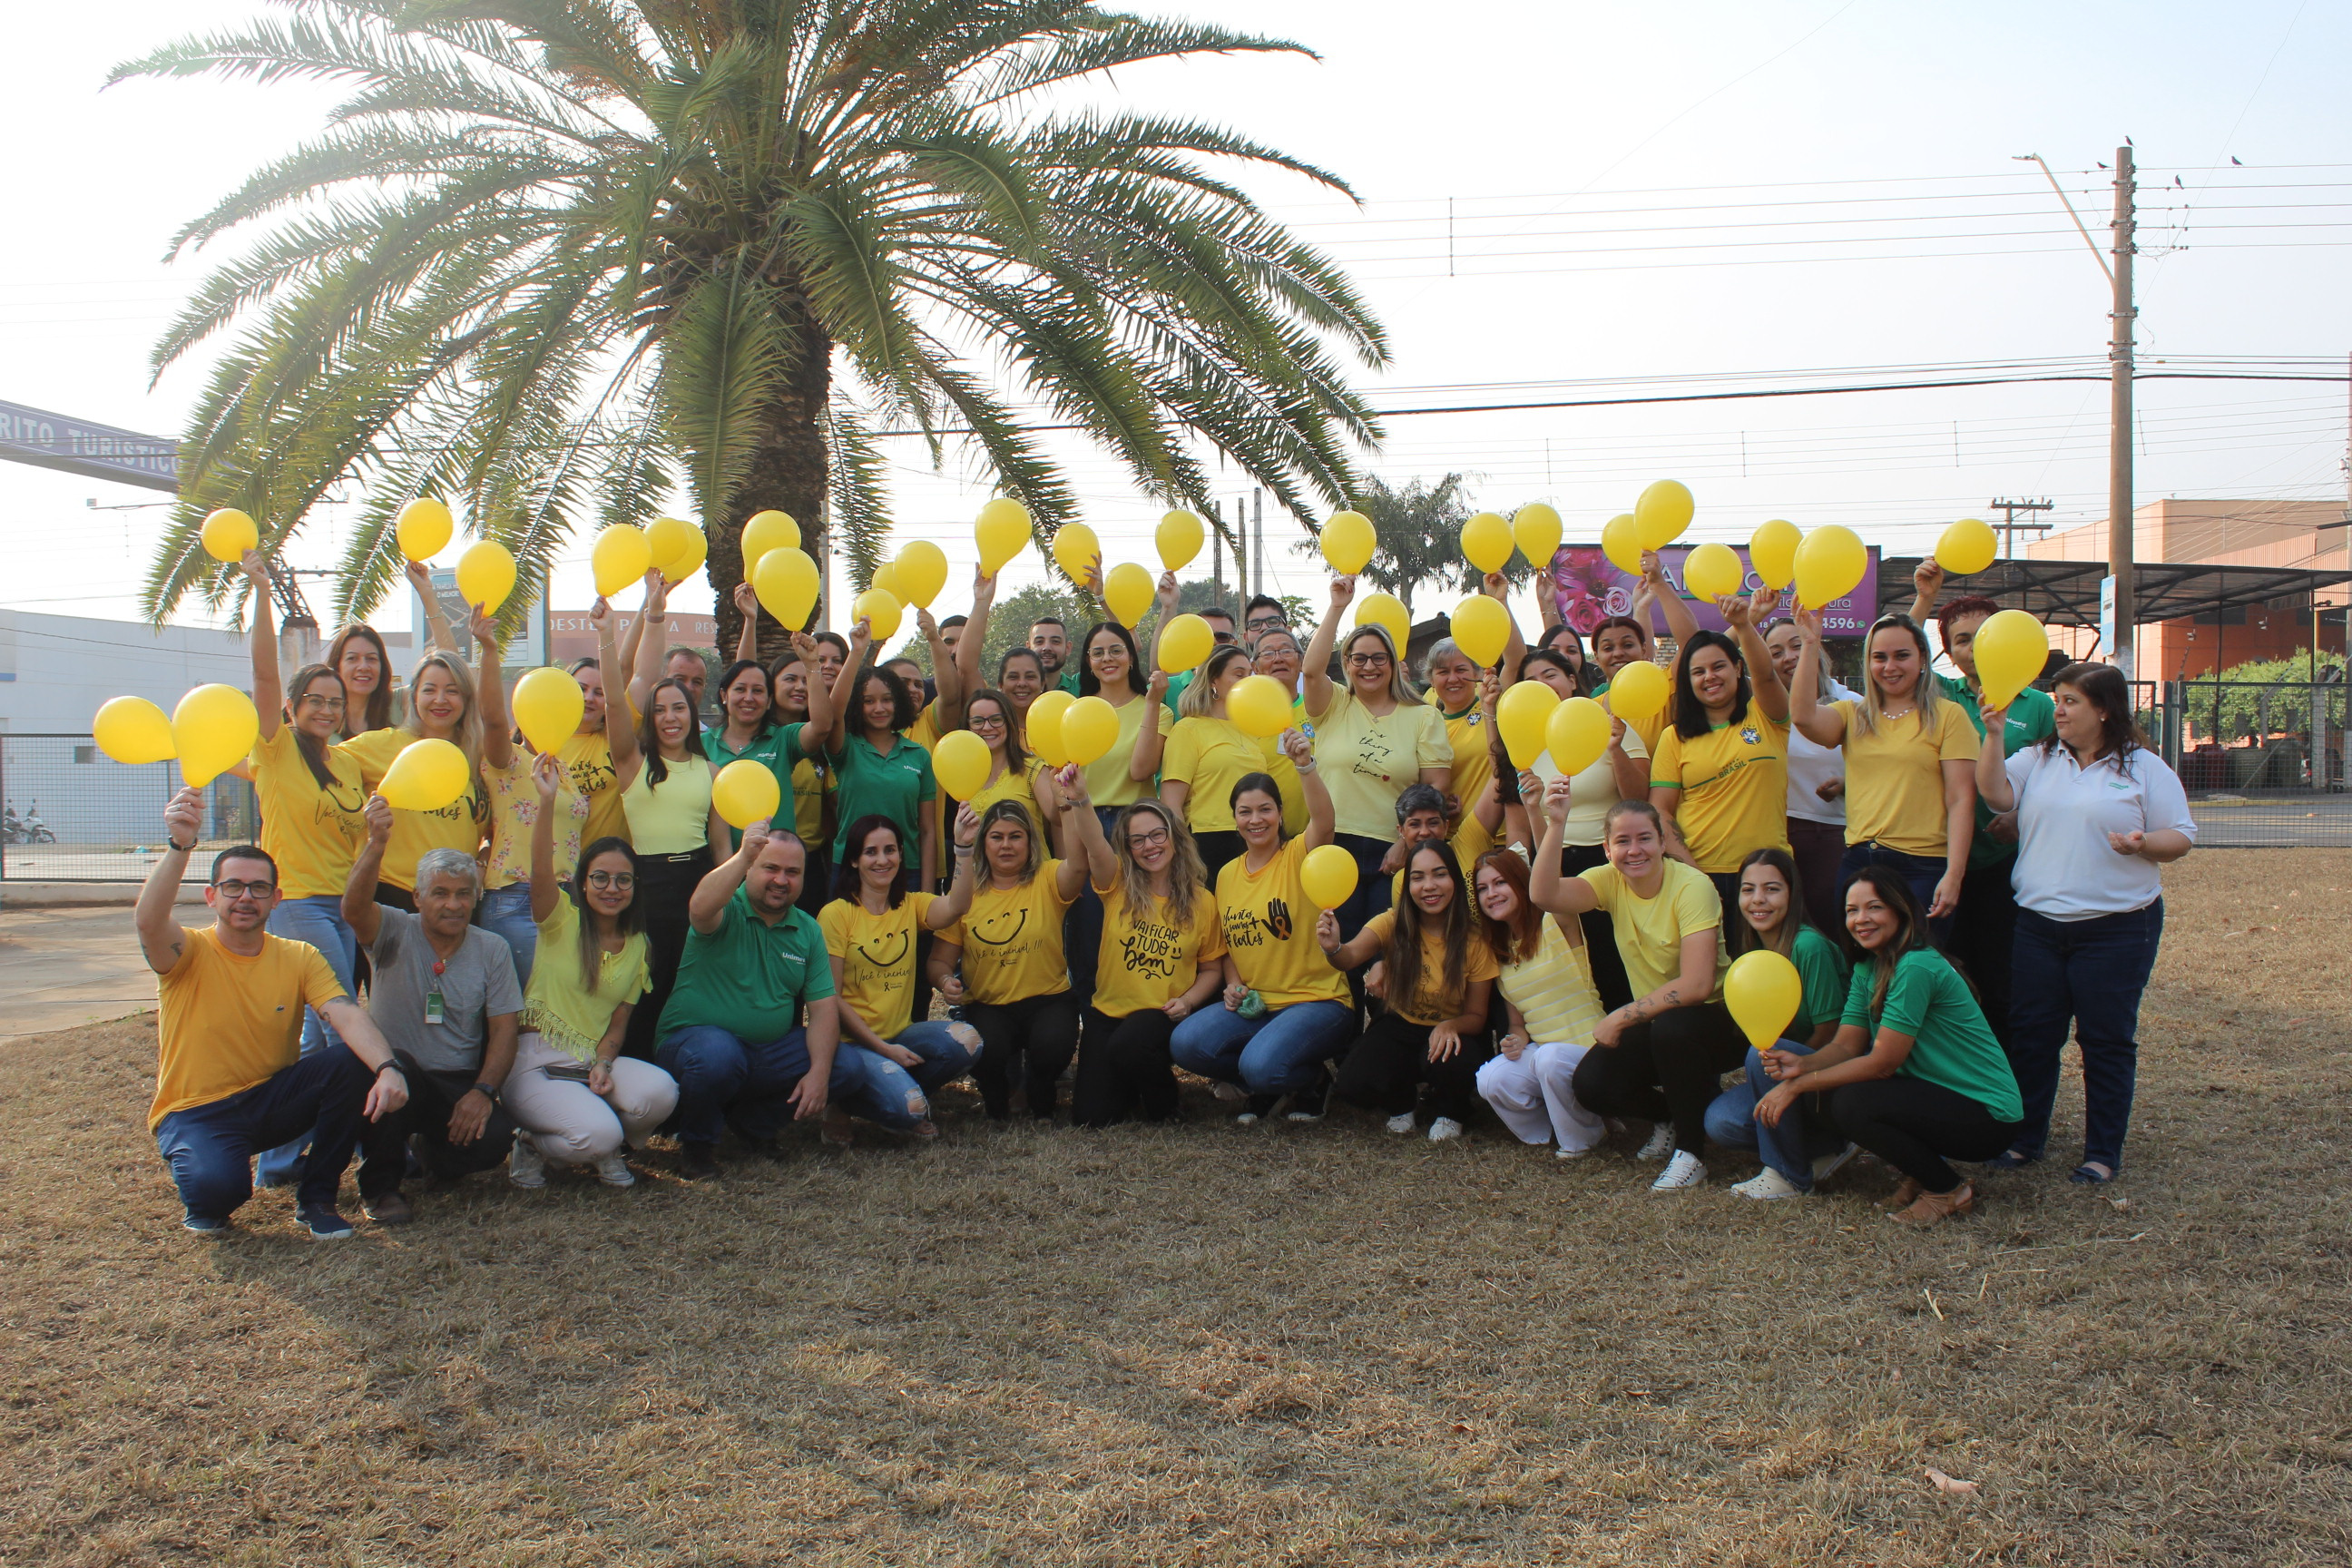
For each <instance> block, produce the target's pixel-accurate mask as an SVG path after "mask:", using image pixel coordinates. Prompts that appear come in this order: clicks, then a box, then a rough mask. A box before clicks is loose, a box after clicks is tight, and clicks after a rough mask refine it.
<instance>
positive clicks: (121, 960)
mask: <svg viewBox="0 0 2352 1568" xmlns="http://www.w3.org/2000/svg"><path fill="white" fill-rule="evenodd" d="M182 918H183V919H188V918H195V919H199V920H201V919H203V918H205V910H203V909H202V908H201V907H199V908H197V909H196V910H194V914H193V917H191V915H190V912H189V911H188V910H186V909H185V908H184V909H183V910H182ZM153 1005H155V975H154V972H153V971H152V970H150V969H149V968H148V967H147V963H146V961H145V960H144V959H142V958H141V957H140V956H139V939H138V938H137V937H136V936H135V935H133V934H132V932H131V909H130V906H128V905H121V906H104V905H100V906H96V907H91V906H87V905H85V906H79V907H69V908H65V909H55V910H0V1041H5V1040H15V1039H17V1038H19V1037H23V1036H26V1035H39V1034H46V1033H47V1032H48V1031H50V1030H52V1029H70V1028H72V1027H74V1026H77V1025H80V1024H93V1023H99V1022H102V1021H103V1020H105V1019H108V1018H120V1017H123V1016H127V1015H129V1014H131V1013H139V1012H144V1011H145V1010H146V1009H148V1008H150V1007H152V1006H153Z"/></svg>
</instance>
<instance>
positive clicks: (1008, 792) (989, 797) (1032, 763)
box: [942, 757, 1051, 832]
mask: <svg viewBox="0 0 2352 1568" xmlns="http://www.w3.org/2000/svg"><path fill="white" fill-rule="evenodd" d="M1043 772H1045V763H1041V762H1039V761H1038V760H1037V759H1036V758H1034V757H1025V758H1024V759H1022V763H1021V766H1020V767H1018V768H1007V769H1005V770H1004V772H1003V773H999V774H998V775H997V777H996V782H995V783H994V784H982V786H981V787H980V788H979V789H978V790H977V791H975V792H974V793H973V795H972V797H971V803H970V804H971V814H972V815H973V816H987V815H988V808H989V807H990V806H992V805H995V804H996V803H997V802H998V801H1000V800H1017V801H1019V802H1020V803H1021V804H1022V805H1024V806H1025V807H1026V808H1027V809H1028V812H1029V823H1030V826H1032V827H1034V828H1035V829H1036V830H1037V831H1039V832H1043V831H1045V829H1046V828H1047V827H1048V826H1051V825H1050V824H1049V823H1047V822H1046V820H1045V812H1043V811H1042V810H1040V809H1039V808H1038V805H1037V775H1038V774H1039V773H1043ZM942 815H943V816H946V820H947V821H948V822H949V823H950V824H952V823H953V822H954V820H955V818H954V817H953V816H947V815H946V814H945V812H944V811H943V812H942Z"/></svg>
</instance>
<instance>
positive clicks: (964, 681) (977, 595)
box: [809, 570, 996, 730]
mask: <svg viewBox="0 0 2352 1568" xmlns="http://www.w3.org/2000/svg"><path fill="white" fill-rule="evenodd" d="M995 607H996V579H995V578H994V577H992V576H990V575H989V574H987V573H985V572H981V571H978V570H975V571H974V572H973V573H972V574H971V614H970V615H968V616H965V617H964V623H963V636H962V637H961V638H960V639H958V640H957V642H956V651H955V667H956V680H957V682H958V684H959V685H960V686H961V688H962V689H963V690H964V691H966V692H972V691H977V690H979V689H981V688H982V687H983V686H986V685H987V684H988V678H987V677H986V676H985V675H983V674H982V672H981V645H982V644H983V643H985V642H987V641H988V613H989V612H990V611H991V610H992V609H994V608H995ZM810 668H815V667H814V666H811V667H810ZM933 668H937V666H936V665H935V666H934V667H933ZM809 686H810V689H812V690H814V689H815V686H816V683H815V682H814V681H811V682H809ZM959 722H961V721H959ZM940 728H941V729H942V730H945V729H947V728H948V726H947V725H944V724H942V725H941V726H940Z"/></svg>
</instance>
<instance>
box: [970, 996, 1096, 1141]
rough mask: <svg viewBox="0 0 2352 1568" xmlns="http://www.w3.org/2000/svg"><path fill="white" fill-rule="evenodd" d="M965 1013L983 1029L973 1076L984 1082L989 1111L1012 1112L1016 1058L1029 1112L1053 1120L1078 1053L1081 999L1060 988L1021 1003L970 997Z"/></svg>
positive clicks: (975, 1080)
mask: <svg viewBox="0 0 2352 1568" xmlns="http://www.w3.org/2000/svg"><path fill="white" fill-rule="evenodd" d="M963 1016H964V1021H965V1022H966V1023H968V1024H970V1025H971V1026H972V1027H973V1028H975V1029H978V1030H979V1031H980V1059H979V1060H978V1061H975V1062H974V1063H972V1064H971V1081H972V1082H973V1083H974V1084H976V1085H977V1086H979V1089H980V1099H981V1103H982V1105H984V1106H985V1107H987V1110H988V1114H989V1115H990V1116H991V1117H992V1118H993V1119H995V1120H996V1121H1003V1120H1004V1118H1005V1116H1006V1114H1007V1113H1008V1112H1009V1110H1010V1109H1011V1105H1012V1100H1013V1058H1016V1057H1017V1058H1020V1059H1021V1064H1022V1073H1021V1079H1022V1082H1023V1083H1024V1084H1025V1085H1026V1086H1027V1088H1028V1090H1029V1114H1030V1115H1032V1116H1034V1117H1035V1118H1036V1119H1037V1120H1038V1121H1052V1120H1053V1117H1054V1096H1055V1092H1056V1090H1057V1089H1058V1087H1059V1085H1060V1083H1061V1079H1062V1073H1063V1070H1064V1069H1065V1068H1067V1067H1068V1066H1069V1065H1070V1058H1072V1057H1075V1056H1076V1055H1077V1054H1078V1004H1077V1000H1076V998H1075V997H1073V996H1072V995H1071V994H1069V993H1068V992H1066V991H1056V992H1055V993H1053V994H1051V995H1046V996H1024V997H1023V998H1022V999H1021V1000H1020V1001H1018V1002H967V1003H965V1004H964V1006H963Z"/></svg>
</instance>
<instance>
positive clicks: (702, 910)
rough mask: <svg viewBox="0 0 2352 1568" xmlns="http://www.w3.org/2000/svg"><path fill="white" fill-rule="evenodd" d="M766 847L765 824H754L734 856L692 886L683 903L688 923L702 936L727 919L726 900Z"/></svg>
mask: <svg viewBox="0 0 2352 1568" xmlns="http://www.w3.org/2000/svg"><path fill="white" fill-rule="evenodd" d="M767 846H768V825H767V824H766V823H764V822H755V823H753V824H751V826H749V827H747V828H745V829H744V830H743V842H742V843H741V844H740V845H739V846H737V847H736V850H735V853H734V854H732V855H730V856H729V857H727V858H726V859H724V860H721V861H720V862H719V864H718V865H716V866H713V867H712V868H710V869H709V871H708V872H706V873H705V874H704V876H703V879H702V880H700V881H699V882H697V883H696V884H695V885H694V894H693V896H692V897H691V898H689V899H688V900H686V920H687V923H688V925H691V926H692V927H693V928H694V929H695V930H697V931H700V932H701V933H702V934H703V935H705V936H709V935H710V934H711V933H712V932H713V931H717V930H718V929H719V925H720V923H721V922H722V921H725V920H726V918H727V900H730V899H731V898H733V897H734V896H735V889H738V888H740V887H741V886H742V885H743V874H744V873H745V872H746V871H749V870H750V869H751V862H752V861H754V860H757V859H758V858H760V851H761V850H762V849H764V848H766V847H767Z"/></svg>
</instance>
